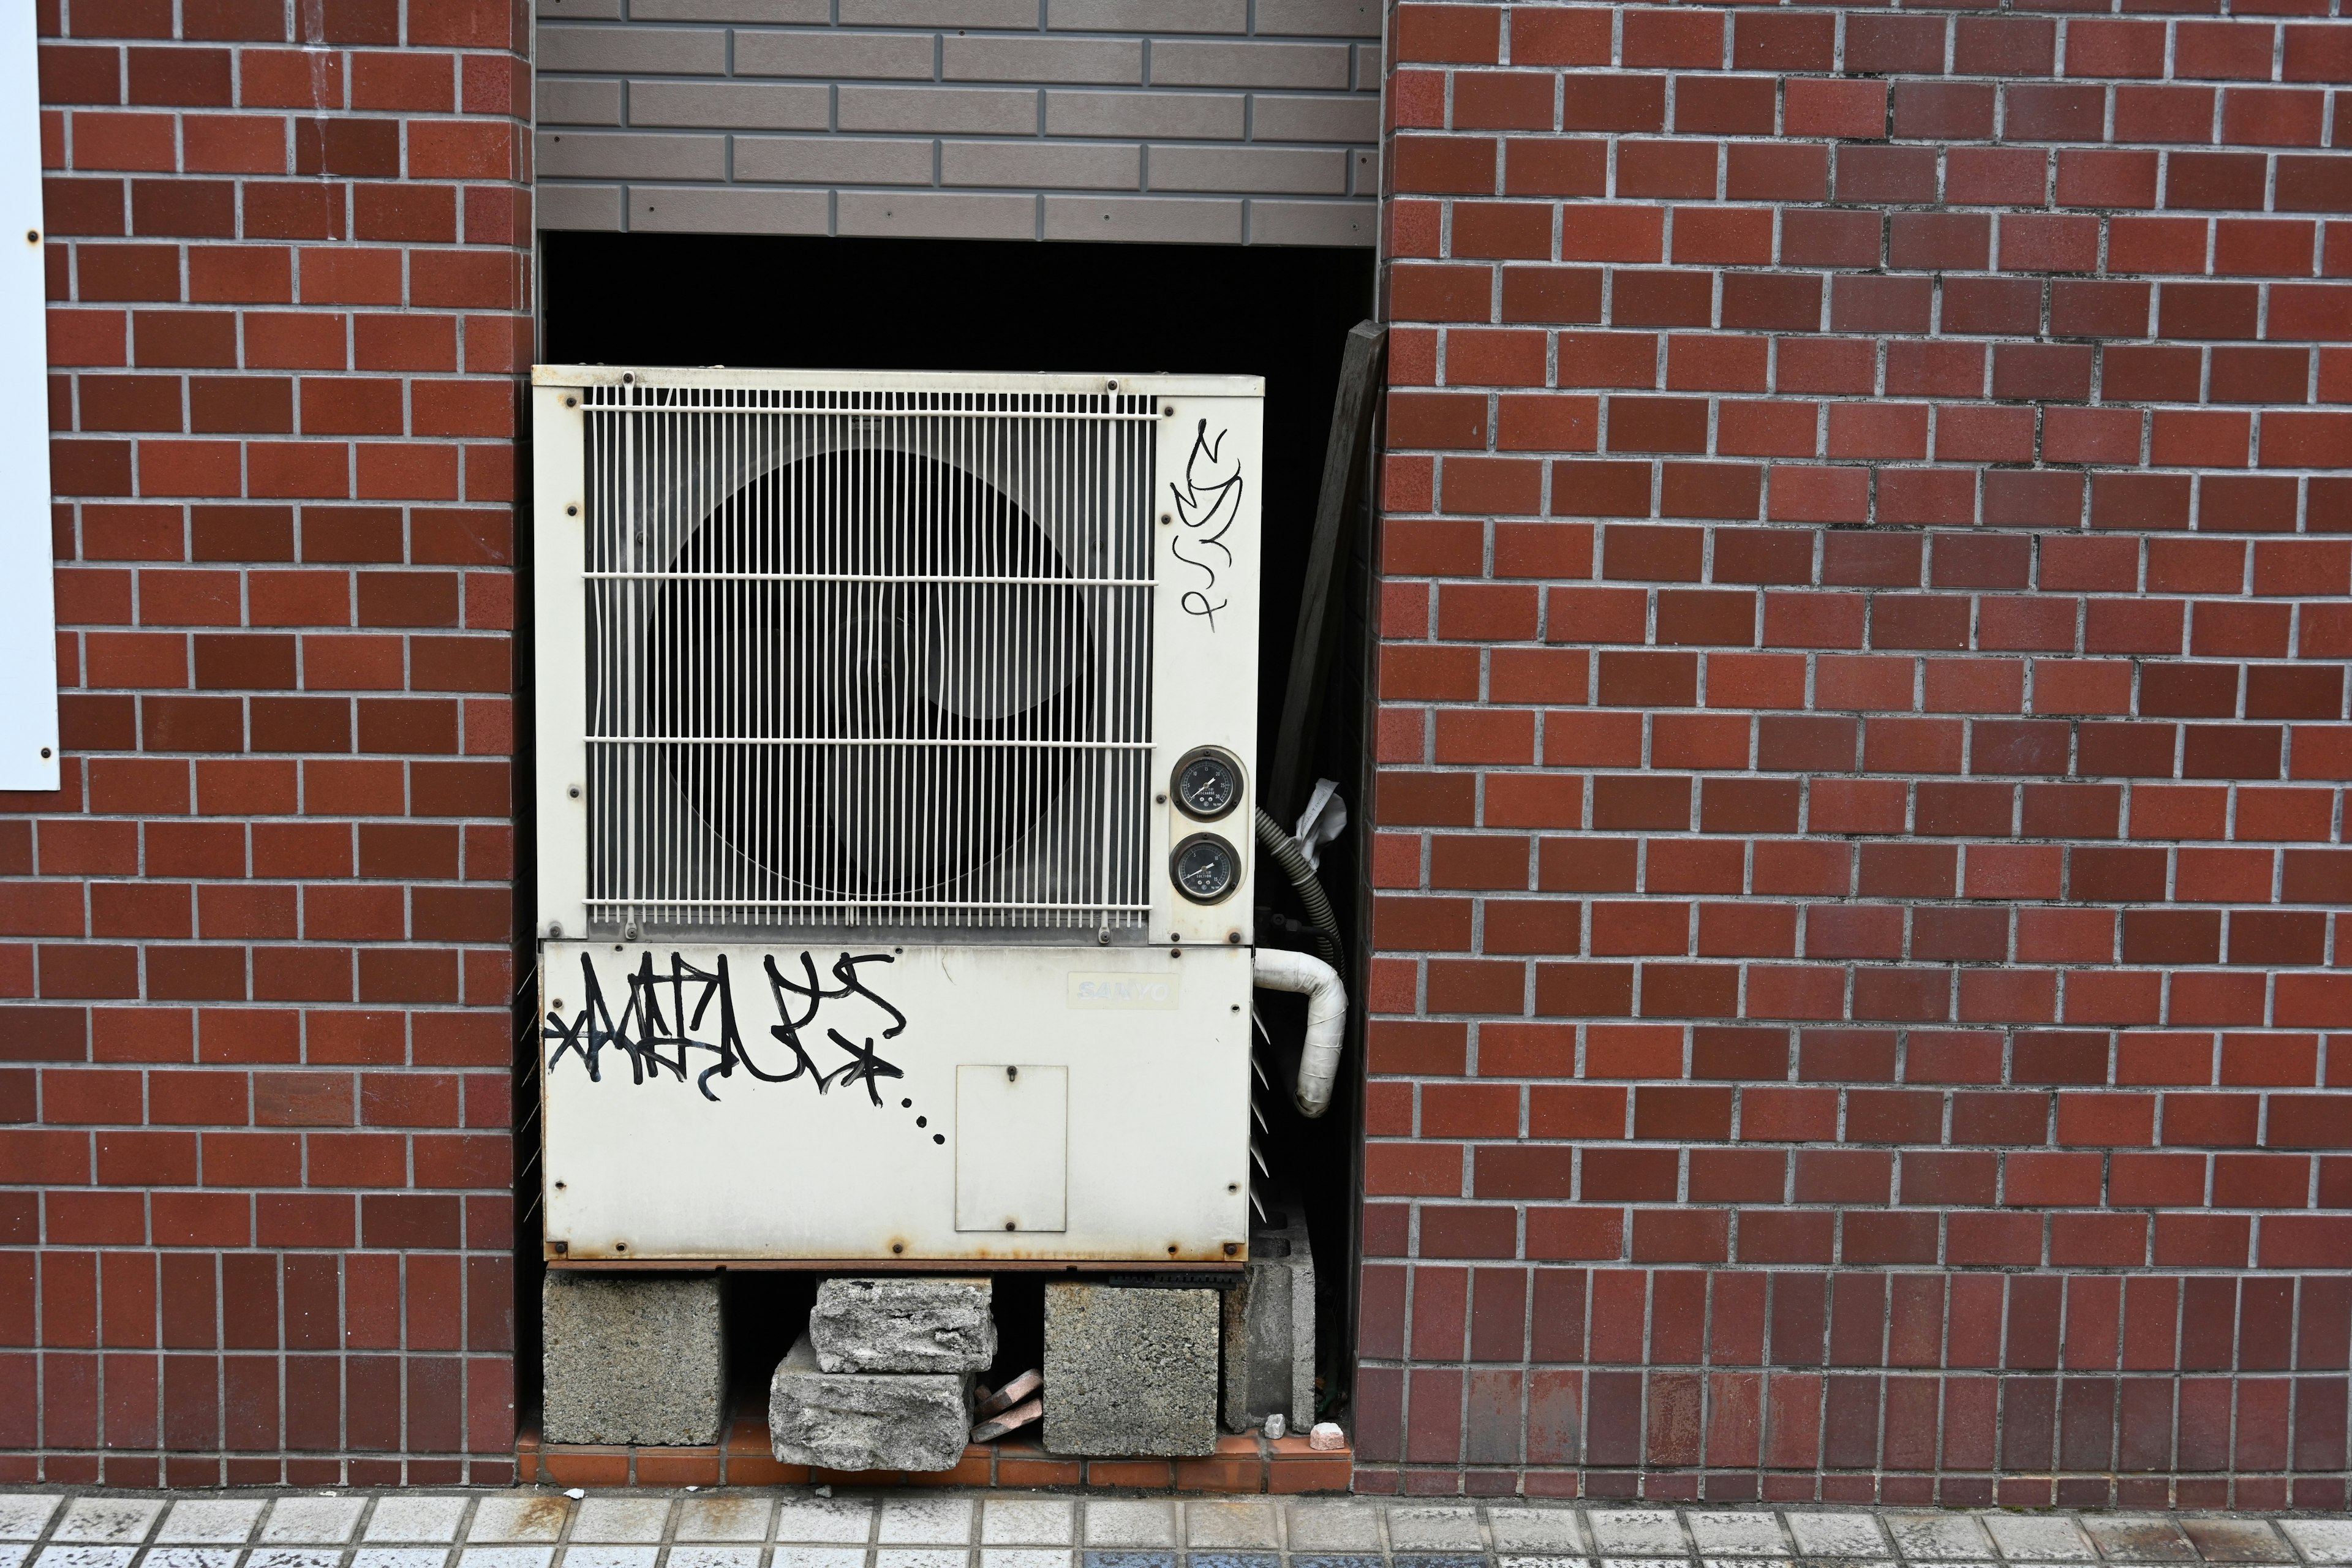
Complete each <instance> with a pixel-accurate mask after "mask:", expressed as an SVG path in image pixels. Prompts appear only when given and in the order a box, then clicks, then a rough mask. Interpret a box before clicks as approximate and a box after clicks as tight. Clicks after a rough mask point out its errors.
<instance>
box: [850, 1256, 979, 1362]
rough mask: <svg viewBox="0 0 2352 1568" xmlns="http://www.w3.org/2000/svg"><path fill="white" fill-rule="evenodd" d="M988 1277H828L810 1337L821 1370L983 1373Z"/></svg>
mask: <svg viewBox="0 0 2352 1568" xmlns="http://www.w3.org/2000/svg"><path fill="white" fill-rule="evenodd" d="M989 1304H990V1291H989V1281H987V1280H986V1279H939V1278H934V1277H928V1276H922V1275H916V1276H901V1277H893V1278H886V1279H828V1280H826V1281H825V1282H824V1284H822V1285H819V1286H818V1287H817V1288H816V1309H815V1310H814V1311H812V1312H811V1313H809V1339H810V1341H811V1342H813V1343H814V1345H815V1346H816V1363H817V1365H818V1366H819V1367H821V1368H823V1369H824V1371H826V1372H984V1371H986V1370H987V1368H988V1364H989V1363H991V1362H992V1361H994V1360H995V1359H996V1319H995V1318H994V1317H993V1316H992V1315H991V1313H990V1311H989Z"/></svg>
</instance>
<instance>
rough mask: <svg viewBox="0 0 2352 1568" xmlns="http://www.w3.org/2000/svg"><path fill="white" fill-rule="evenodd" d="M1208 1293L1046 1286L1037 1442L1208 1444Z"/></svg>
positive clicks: (1207, 1449)
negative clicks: (1041, 1424) (1041, 1423)
mask: <svg viewBox="0 0 2352 1568" xmlns="http://www.w3.org/2000/svg"><path fill="white" fill-rule="evenodd" d="M1217 1294H1218V1293H1217V1292H1216V1291H1214V1290H1158V1289H1149V1288H1138V1289H1129V1288H1123V1287H1119V1286H1116V1285H1065V1284H1053V1285H1048V1286H1046V1287H1045V1449H1046V1451H1047V1452H1048V1453H1054V1454H1098V1455H1106V1456H1112V1455H1121V1454H1207V1453H1213V1452H1214V1451H1215V1449H1216V1446H1217Z"/></svg>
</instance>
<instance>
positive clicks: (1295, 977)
mask: <svg viewBox="0 0 2352 1568" xmlns="http://www.w3.org/2000/svg"><path fill="white" fill-rule="evenodd" d="M1255 982H1256V984H1258V985H1260V986H1262V987H1263V988H1265V990H1268V991H1291V992H1297V994H1301V995H1303V996H1305V997H1306V998H1307V1047H1306V1048H1305V1049H1304V1050H1303V1051H1301V1052H1300V1053H1299V1057H1298V1087H1297V1089H1295V1090H1294V1091H1293V1092H1292V1094H1291V1102H1292V1103H1293V1104H1295V1105H1297V1107H1298V1114H1299V1115H1301V1116H1307V1117H1316V1116H1320V1115H1322V1114H1323V1113H1324V1112H1325V1111H1327V1110H1330V1109H1331V1084H1332V1080H1334V1079H1337V1078H1338V1077H1339V1038H1340V1035H1341V1032H1342V1031H1343V1030H1345V1029H1346V1027H1347V1025H1348V988H1347V987H1346V986H1345V985H1344V984H1341V983H1340V980H1339V971H1338V970H1336V969H1334V968H1332V967H1331V966H1330V965H1329V964H1328V963H1324V962H1323V961H1322V960H1321V959H1319V958H1318V957H1316V956H1315V955H1314V954H1313V953H1311V952H1290V951H1288V950H1287V949H1285V948H1279V947H1261V948H1259V949H1258V950H1257V957H1256V973H1255Z"/></svg>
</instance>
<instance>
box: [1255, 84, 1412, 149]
mask: <svg viewBox="0 0 2352 1568" xmlns="http://www.w3.org/2000/svg"><path fill="white" fill-rule="evenodd" d="M1380 137H1381V100H1380V99H1379V98H1378V97H1377V96H1376V95H1374V94H1372V93H1369V92H1351V93H1348V94H1346V95H1344V96H1341V95H1337V94H1332V93H1315V94H1301V95H1298V96H1292V95H1289V94H1286V93H1274V92H1261V93H1255V94H1253V95H1252V96H1251V99H1250V140H1251V141H1253V142H1377V141H1379V140H1380Z"/></svg>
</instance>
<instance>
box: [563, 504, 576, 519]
mask: <svg viewBox="0 0 2352 1568" xmlns="http://www.w3.org/2000/svg"><path fill="white" fill-rule="evenodd" d="M563 515H564V516H566V517H578V516H579V515H580V509H579V508H578V507H576V506H567V507H565V508H564V509H563Z"/></svg>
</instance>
